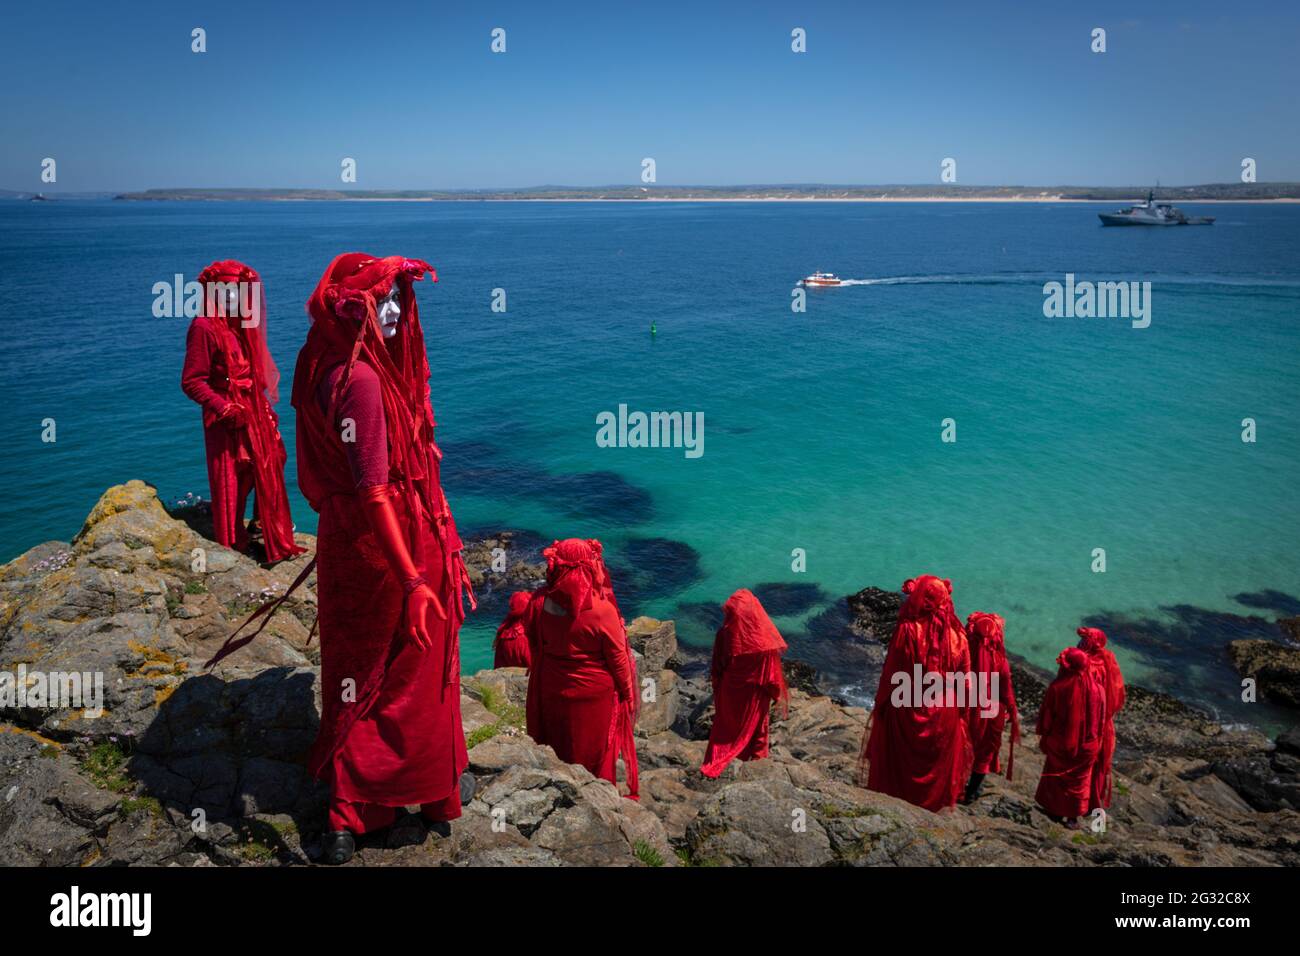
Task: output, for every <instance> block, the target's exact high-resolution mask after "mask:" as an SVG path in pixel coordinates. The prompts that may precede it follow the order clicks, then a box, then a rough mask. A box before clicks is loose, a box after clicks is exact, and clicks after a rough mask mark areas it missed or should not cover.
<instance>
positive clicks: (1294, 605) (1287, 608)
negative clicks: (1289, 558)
mask: <svg viewBox="0 0 1300 956" xmlns="http://www.w3.org/2000/svg"><path fill="white" fill-rule="evenodd" d="M1232 599H1233V600H1234V601H1236V602H1237V603H1238V604H1244V605H1245V606H1246V607H1253V608H1258V609H1259V610H1261V611H1276V612H1277V613H1278V614H1283V615H1286V616H1287V617H1292V616H1294V615H1297V614H1300V598H1297V597H1294V596H1292V595H1290V594H1285V593H1283V592H1282V591H1276V590H1274V589H1272V588H1265V589H1264V590H1263V591H1243V592H1242V593H1240V594H1234V595H1233V597H1232Z"/></svg>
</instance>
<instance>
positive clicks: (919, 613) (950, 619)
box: [895, 574, 966, 674]
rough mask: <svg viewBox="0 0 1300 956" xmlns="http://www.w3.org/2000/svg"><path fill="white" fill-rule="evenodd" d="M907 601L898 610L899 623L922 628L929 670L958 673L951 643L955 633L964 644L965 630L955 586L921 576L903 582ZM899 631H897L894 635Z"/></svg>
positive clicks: (941, 580) (927, 668)
mask: <svg viewBox="0 0 1300 956" xmlns="http://www.w3.org/2000/svg"><path fill="white" fill-rule="evenodd" d="M903 593H904V594H906V595H907V598H906V599H905V600H904V601H903V606H902V607H900V608H899V609H898V623H899V624H900V625H902V624H904V623H907V622H909V621H916V622H918V623H920V624H921V625H922V630H923V632H924V634H925V642H926V651H925V654H926V664H925V667H926V670H931V671H937V672H940V673H944V674H947V673H952V672H955V671H956V670H957V664H958V660H957V656H958V655H957V649H956V648H954V647H953V646H952V644H951V641H950V640H949V639H948V632H949V631H950V630H951V631H955V632H956V633H957V634H959V635H961V639H962V640H963V641H964V640H965V638H966V630H965V628H963V627H962V623H961V619H960V618H958V617H957V612H956V610H955V609H954V608H953V606H952V582H951V581H949V580H948V579H946V578H939V577H935V576H934V575H933V574H922V575H920V576H919V577H915V578H909V579H908V580H906V581H904V582H903ZM897 633H898V631H897V629H896V630H895V635H897Z"/></svg>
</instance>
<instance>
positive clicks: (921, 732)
mask: <svg viewBox="0 0 1300 956" xmlns="http://www.w3.org/2000/svg"><path fill="white" fill-rule="evenodd" d="M903 590H904V592H906V593H907V594H908V597H907V599H906V600H905V601H904V602H903V606H902V608H901V609H900V610H899V618H898V626H897V628H896V629H895V631H894V636H893V638H892V639H891V640H890V642H889V652H888V654H887V655H886V657H885V666H884V670H883V671H882V672H881V675H880V686H879V688H878V689H877V691H876V702H875V707H874V708H873V710H872V714H871V727H870V729H869V730H868V732H867V735H866V739H865V740H864V742H863V747H862V753H861V755H860V757H859V771H858V775H859V780H862V778H863V777H864V776H865V777H866V786H867V788H868V789H870V790H876V791H879V792H881V793H887V794H890V795H891V796H895V797H900V798H902V799H903V800H906V801H908V802H909V803H913V804H915V805H917V806H919V807H924V808H925V809H927V810H935V811H938V810H941V809H943V808H944V807H950V806H953V805H954V804H956V802H957V798H958V796H959V795H960V794H961V793H962V792H963V789H964V788H965V786H966V782H967V779H968V778H969V777H970V769H971V764H972V761H973V755H972V751H971V744H970V736H969V732H968V730H967V727H966V714H965V708H964V707H962V706H958V705H959V703H964V702H960V701H957V700H949V699H944V700H942V701H941V702H940V703H938V704H937V705H935V706H926V705H925V704H924V703H922V704H921V705H920V706H916V705H915V704H914V702H913V699H912V693H911V688H912V684H913V683H914V682H915V675H916V668H917V667H918V666H919V667H920V669H921V672H922V674H923V675H925V674H937V675H940V676H941V677H942V678H943V679H944V681H945V686H946V683H947V680H948V678H949V675H952V677H953V679H957V678H958V677H959V676H960V677H962V678H964V675H965V674H966V673H967V672H969V670H970V650H969V648H968V647H967V644H966V634H965V631H964V630H963V628H962V625H961V621H959V620H958V619H957V615H956V613H954V611H953V608H952V597H951V584H949V583H948V582H947V581H945V580H941V579H939V578H936V577H934V576H932V575H924V576H922V577H920V578H916V579H914V580H910V581H907V582H905V583H904V585H903ZM895 675H901V676H903V677H905V678H906V681H905V682H904V683H903V684H902V687H903V688H905V689H906V690H908V693H907V695H906V697H907V699H906V700H905V701H904V702H903V704H902V706H898V705H896V704H895V702H894V700H893V696H894V693H895V687H896V683H895V682H896V677H895ZM922 699H923V700H924V698H922ZM864 770H867V771H868V772H866V773H865V774H864V772H863V771H864Z"/></svg>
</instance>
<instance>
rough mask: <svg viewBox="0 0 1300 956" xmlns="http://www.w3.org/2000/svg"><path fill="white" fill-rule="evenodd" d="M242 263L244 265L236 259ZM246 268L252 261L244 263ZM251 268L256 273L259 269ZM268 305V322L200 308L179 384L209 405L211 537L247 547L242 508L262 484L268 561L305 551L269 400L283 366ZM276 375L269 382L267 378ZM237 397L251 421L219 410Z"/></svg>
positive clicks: (213, 277) (260, 506)
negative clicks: (274, 355)
mask: <svg viewBox="0 0 1300 956" xmlns="http://www.w3.org/2000/svg"><path fill="white" fill-rule="evenodd" d="M221 265H223V264H222V263H216V264H214V266H210V267H209V268H208V269H207V270H205V271H204V273H203V276H204V277H206V278H205V281H210V282H218V281H230V282H234V281H239V279H240V277H239V275H238V274H234V275H229V274H220V273H213V269H215V268H216V267H218V266H221ZM235 265H238V264H235ZM244 268H246V267H244ZM249 273H251V276H252V279H249V280H246V281H260V280H256V273H252V272H251V270H249ZM265 313H266V310H265V307H263V308H262V311H261V317H262V324H261V325H260V327H259V328H257V329H255V330H248V329H244V328H243V327H242V320H241V319H240V318H231V319H226V318H223V317H221V316H220V315H217V314H212V315H201V316H198V317H197V318H195V319H194V321H193V322H191V323H190V329H189V333H188V335H187V336H186V340H185V364H184V366H183V368H182V369H181V389H182V391H184V392H185V394H186V395H187V396H189V398H190V399H192V400H193V401H195V402H197V403H198V404H199V405H200V406H201V407H202V408H203V441H204V447H205V450H206V452H207V463H208V487H209V490H210V494H211V496H212V525H213V537H214V538H216V540H217V543H218V544H221V545H224V546H225V547H227V548H233V549H235V550H237V551H246V550H248V544H249V540H248V530H247V528H246V527H245V526H244V507H245V503H246V502H247V500H248V494H249V492H250V491H252V490H254V489H256V491H257V499H256V515H257V518H258V520H259V521H260V523H261V526H262V543H263V546H264V547H265V549H266V558H267V560H268V561H270V562H275V561H280V560H283V559H284V558H289V557H292V556H293V555H295V554H301V553H302V552H303V550H304V549H302V548H300V547H298V546H297V545H296V544H295V543H294V540H293V519H292V518H291V516H290V513H289V496H288V493H287V492H286V490H285V485H284V465H285V461H286V459H287V455H286V452H285V449H284V440H283V439H282V438H281V437H280V429H279V420H278V419H277V418H276V415H275V411H274V410H273V409H272V407H271V404H272V401H274V399H271V400H268V397H267V391H268V390H269V391H271V392H272V394H274V392H275V388H274V380H275V379H278V373H277V372H275V371H274V368H275V366H274V364H273V363H271V361H270V355H269V353H268V352H266V348H265V342H264V341H263V340H262V339H261V338H260V336H264V335H265V324H264V323H265ZM268 379H270V381H268ZM231 402H238V403H239V404H240V405H242V406H243V407H244V409H245V414H246V416H247V420H246V421H244V422H240V423H238V424H237V423H235V422H232V421H230V420H227V419H222V418H221V415H222V413H223V412H224V411H225V410H226V408H227V406H228V405H229V404H230V403H231Z"/></svg>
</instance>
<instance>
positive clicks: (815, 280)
mask: <svg viewBox="0 0 1300 956" xmlns="http://www.w3.org/2000/svg"><path fill="white" fill-rule="evenodd" d="M799 284H800V285H817V286H825V285H843V284H844V283H843V282H842V281H841V279H840V277H839V276H837V275H836V274H835V273H834V272H814V273H813V274H812V275H810V276H808V277H807V278H806V279H800V280H799Z"/></svg>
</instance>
